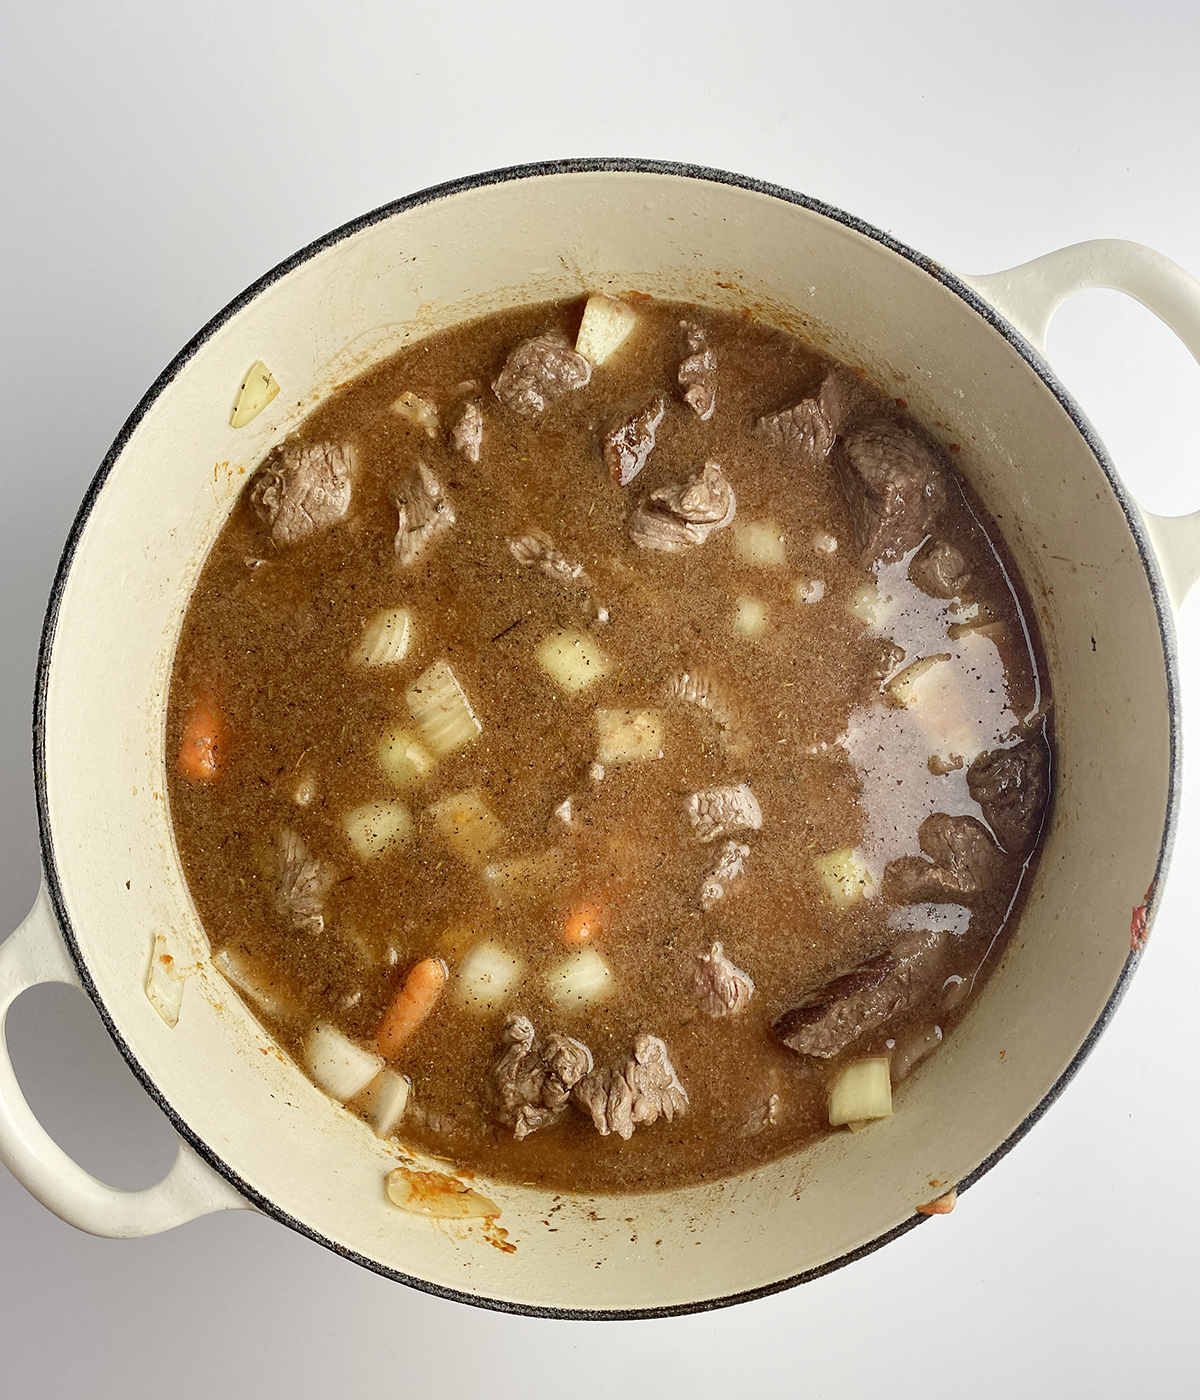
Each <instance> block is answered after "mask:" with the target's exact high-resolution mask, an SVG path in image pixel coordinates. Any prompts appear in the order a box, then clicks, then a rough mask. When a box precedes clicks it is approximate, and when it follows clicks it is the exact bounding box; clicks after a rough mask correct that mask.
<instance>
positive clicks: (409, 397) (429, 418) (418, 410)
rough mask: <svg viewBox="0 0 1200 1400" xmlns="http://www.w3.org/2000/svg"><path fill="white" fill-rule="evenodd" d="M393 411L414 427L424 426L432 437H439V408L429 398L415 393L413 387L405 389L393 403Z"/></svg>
mask: <svg viewBox="0 0 1200 1400" xmlns="http://www.w3.org/2000/svg"><path fill="white" fill-rule="evenodd" d="M392 412H393V413H394V414H396V415H397V417H399V418H404V419H406V420H407V421H408V422H409V423H411V424H412V425H413V427H414V428H424V429H425V431H426V432H427V433H428V434H429V436H430V437H437V435H438V431H439V429H440V428H441V423H440V421H439V419H438V411H437V409H436V408H435V407H434V406H433V404H431V403H430V402H429V400H428V399H423V398H422V397H421V396H420V394H414V393H413V392H412V390H411V389H408V390H405V392H404V393H403V394H401V395H400V397H399V398H398V399H397V400H396V401H395V402H394V403H393V404H392Z"/></svg>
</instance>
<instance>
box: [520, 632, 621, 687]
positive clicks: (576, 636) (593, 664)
mask: <svg viewBox="0 0 1200 1400" xmlns="http://www.w3.org/2000/svg"><path fill="white" fill-rule="evenodd" d="M534 656H535V657H536V658H537V663H538V665H539V666H540V667H541V668H542V670H543V671H545V673H546V674H547V675H548V676H549V677H550V679H551V680H552V681H553V682H554V684H555V685H556V686H558V688H559V689H560V690H561V691H564V692H565V693H566V694H567V695H578V694H579V693H580V692H581V691H584V690H586V689H587V688H588V686H589V685H594V684H595V683H596V682H597V681H598V680H599V679H600V677H601V676H603V675H604V674H605V673H606V672H607V670H608V661H607V659H606V657H605V655H604V653H603V652H602V651H601V650H600V648H599V647H598V646H597V645H596V643H595V642H594V641H592V639H591V637H589V636H588V635H587V633H586V632H551V634H550V635H549V636H548V637H546V638H544V639H543V640H542V641H540V642H539V643H538V646H537V650H536V651H535V652H534Z"/></svg>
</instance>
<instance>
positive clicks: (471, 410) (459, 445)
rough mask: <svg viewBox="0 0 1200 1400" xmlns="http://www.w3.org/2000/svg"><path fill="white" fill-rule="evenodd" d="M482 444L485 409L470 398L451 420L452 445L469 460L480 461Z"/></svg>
mask: <svg viewBox="0 0 1200 1400" xmlns="http://www.w3.org/2000/svg"><path fill="white" fill-rule="evenodd" d="M482 445H483V409H481V408H480V407H479V405H478V404H477V403H476V402H475V400H474V399H468V400H467V401H466V403H464V404H462V405H461V406H460V407H459V408H458V409H456V410H455V411H454V416H453V418H452V419H451V420H450V446H451V447H453V448H454V450H455V452H457V453H459V454H460V455H461V456H463V457H465V458H466V459H467V461H468V462H478V461H479V449H480V447H481V446H482Z"/></svg>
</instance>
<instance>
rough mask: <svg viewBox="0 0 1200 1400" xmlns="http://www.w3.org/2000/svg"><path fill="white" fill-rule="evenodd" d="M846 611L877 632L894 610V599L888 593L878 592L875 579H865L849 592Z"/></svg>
mask: <svg viewBox="0 0 1200 1400" xmlns="http://www.w3.org/2000/svg"><path fill="white" fill-rule="evenodd" d="M846 611H847V612H848V613H849V614H850V615H851V616H852V617H856V618H858V620H859V621H860V622H862V623H865V624H866V626H868V627H869V628H870V629H871V631H872V632H879V631H881V630H882V629H883V625H884V623H886V622H887V620H888V618H889V617H891V615H892V613H894V612H895V611H896V599H895V598H893V597H892V595H891V594H890V593H880V591H879V586H878V585H877V584H876V582H875V580H874V579H867V581H866V582H865V583H862V584H860V585H859V586H858V588H856V589H855V590H854V592H853V593H852V594H851V596H850V600H849V602H847V604H846Z"/></svg>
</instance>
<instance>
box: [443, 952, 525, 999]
mask: <svg viewBox="0 0 1200 1400" xmlns="http://www.w3.org/2000/svg"><path fill="white" fill-rule="evenodd" d="M524 967H525V964H524V963H523V962H522V961H521V959H520V958H518V957H514V956H513V954H512V953H509V952H507V951H506V950H505V949H504V948H502V947H500V945H499V944H498V943H493V942H492V941H491V940H490V939H489V940H487V941H486V942H483V943H477V944H476V945H475V947H474V948H472V949H471V951H470V952H469V953H468V954H467V955H466V957H465V958H463V960H462V963H461V964H460V966H459V969H458V976H457V977H456V979H455V988H454V989H455V993H456V995H457V997H458V999H459V1001H460V1002H461V1003H462V1004H463V1005H464V1006H465V1007H467V1008H468V1009H469V1010H471V1011H478V1012H480V1013H483V1012H488V1011H495V1010H496V1009H497V1008H498V1007H500V1006H503V1005H504V1003H505V1002H506V1001H507V1000H508V998H509V997H510V996H511V995H512V994H513V992H514V991H515V990H516V987H517V984H518V982H520V980H521V973H522V972H523V971H524Z"/></svg>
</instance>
